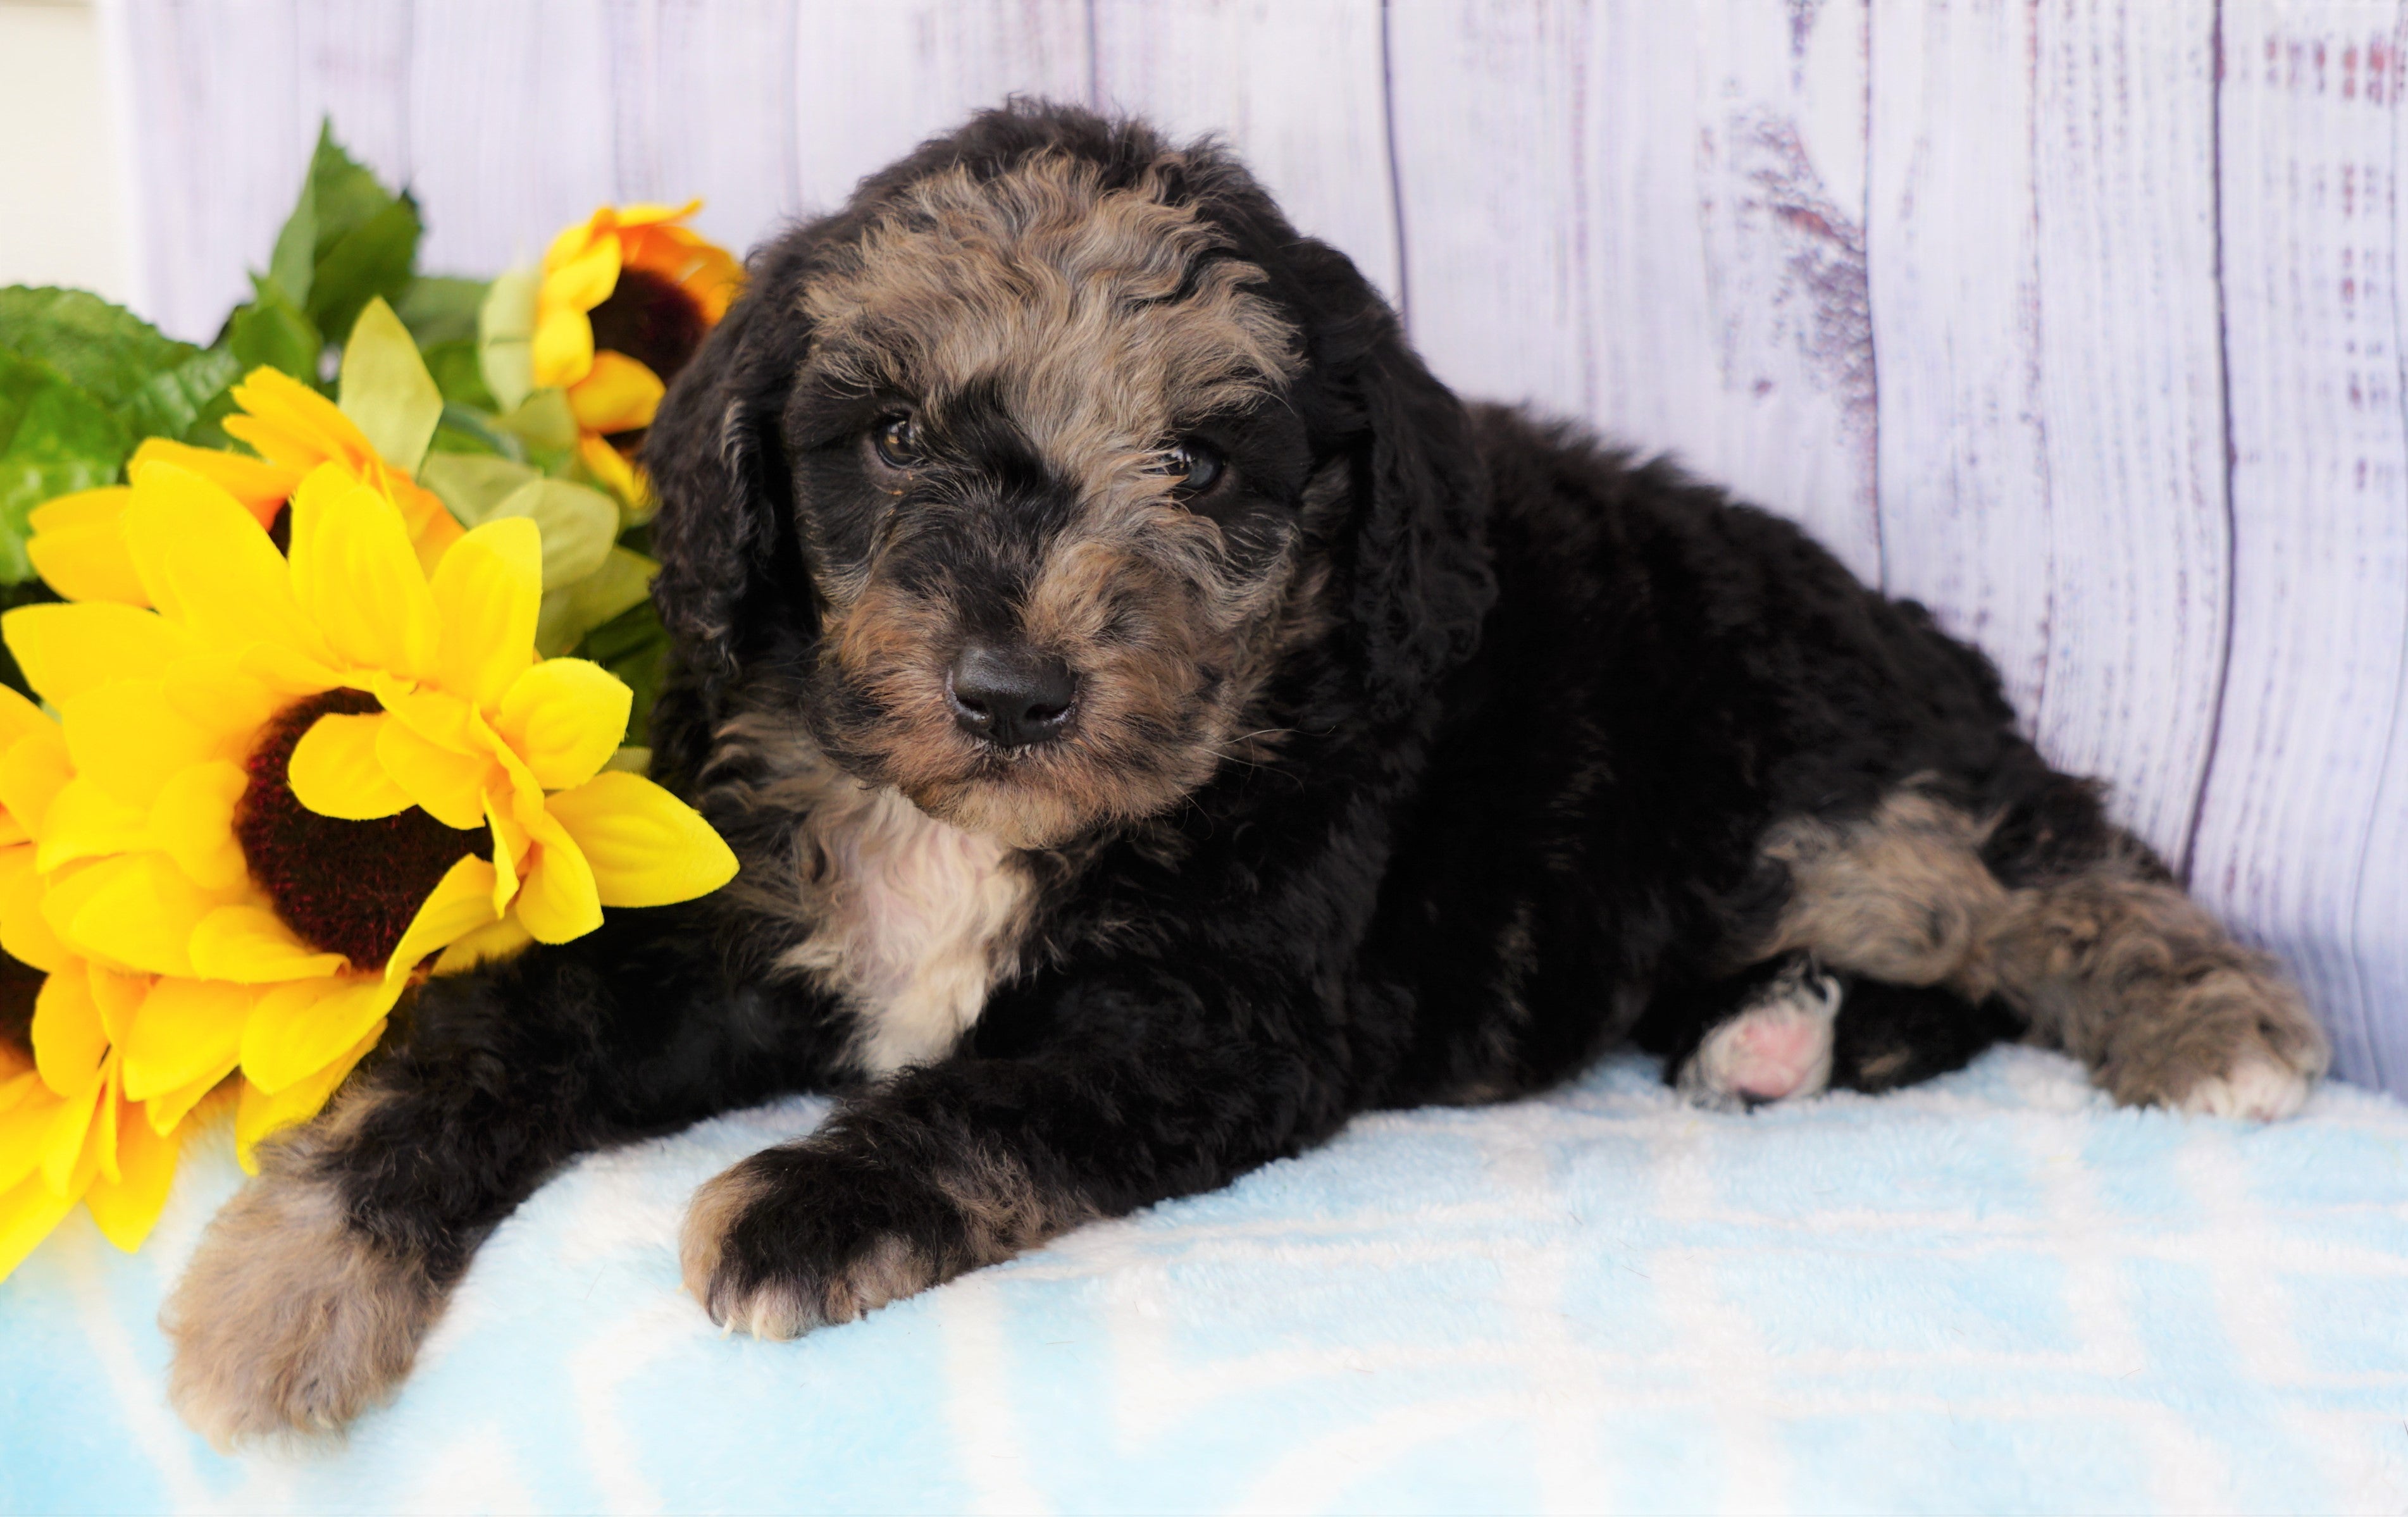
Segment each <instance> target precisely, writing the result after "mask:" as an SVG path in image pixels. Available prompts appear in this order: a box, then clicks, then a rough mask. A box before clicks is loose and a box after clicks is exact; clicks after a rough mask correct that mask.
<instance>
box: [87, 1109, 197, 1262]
mask: <svg viewBox="0 0 2408 1517" xmlns="http://www.w3.org/2000/svg"><path fill="white" fill-rule="evenodd" d="M181 1147H182V1144H181V1143H180V1142H179V1141H178V1140H177V1139H176V1138H163V1137H161V1136H160V1135H159V1134H157V1133H155V1132H153V1131H151V1130H150V1123H148V1122H144V1121H136V1113H135V1112H134V1111H133V1110H132V1109H130V1108H129V1107H126V1106H124V1105H122V1104H121V1105H120V1107H119V1109H118V1112H117V1169H118V1173H117V1178H116V1179H114V1180H110V1179H106V1178H103V1179H99V1180H95V1181H93V1186H92V1189H90V1190H88V1191H86V1192H85V1193H84V1196H83V1204H84V1205H85V1206H86V1207H88V1208H90V1209H91V1210H92V1220H93V1222H95V1223H98V1224H100V1231H101V1236H102V1237H104V1238H108V1240H109V1241H110V1242H111V1243H114V1244H116V1245H117V1246H118V1247H119V1248H120V1249H122V1250H123V1251H124V1252H127V1253H131V1252H134V1251H135V1250H136V1249H138V1248H140V1247H141V1246H142V1240H143V1239H144V1238H149V1237H150V1228H151V1225H152V1224H154V1223H156V1222H157V1221H158V1220H159V1211H160V1209H161V1208H163V1207H165V1205H166V1204H167V1187H168V1185H169V1183H170V1182H172V1181H174V1180H175V1178H176V1152H177V1150H178V1149H179V1148H181Z"/></svg>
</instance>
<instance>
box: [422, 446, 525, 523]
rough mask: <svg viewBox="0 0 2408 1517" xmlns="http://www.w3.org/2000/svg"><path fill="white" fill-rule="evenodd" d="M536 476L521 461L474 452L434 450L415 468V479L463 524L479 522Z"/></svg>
mask: <svg viewBox="0 0 2408 1517" xmlns="http://www.w3.org/2000/svg"><path fill="white" fill-rule="evenodd" d="M538 478H540V476H538V474H537V473H536V471H535V470H533V469H531V468H529V467H527V466H526V465H524V464H514V463H512V462H511V461H510V460H509V459H507V458H490V457H482V456H480V455H478V454H475V453H435V454H432V455H430V456H429V457H428V458H427V460H426V463H425V464H424V465H423V466H422V467H421V468H420V469H419V471H418V482H419V483H421V484H423V485H424V486H425V487H426V488H427V489H429V490H432V491H434V492H435V493H436V494H437V495H439V496H441V497H442V500H443V504H444V505H445V506H446V507H448V508H450V509H451V512H452V515H453V516H455V517H458V518H459V519H460V524H461V525H462V526H464V527H473V526H476V525H478V524H480V522H483V521H484V520H485V518H487V517H489V516H491V515H493V514H494V512H495V508H498V507H499V506H500V505H501V504H502V502H503V501H506V500H508V499H509V498H510V496H511V495H512V494H514V493H516V492H517V491H518V490H520V489H522V488H523V487H524V486H526V485H528V484H531V483H533V482H534V481H535V480H536V479H538Z"/></svg>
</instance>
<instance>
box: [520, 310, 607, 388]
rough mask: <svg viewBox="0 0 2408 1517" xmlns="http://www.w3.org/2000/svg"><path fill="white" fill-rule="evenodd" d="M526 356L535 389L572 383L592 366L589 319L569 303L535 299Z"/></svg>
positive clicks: (591, 330) (592, 352) (592, 327)
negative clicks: (531, 330) (532, 331)
mask: <svg viewBox="0 0 2408 1517" xmlns="http://www.w3.org/2000/svg"><path fill="white" fill-rule="evenodd" d="M527 356H528V360H529V362H530V363H531V364H532V365H533V367H534V374H535V382H536V384H537V386H538V388H539V389H551V388H555V387H557V386H560V385H566V384H575V383H576V382H577V381H578V380H579V379H583V378H584V377H585V373H586V371H587V370H588V369H590V368H592V367H593V366H594V322H593V319H592V318H591V317H589V316H587V315H586V314H585V313H584V312H583V311H581V310H579V309H577V308H575V307H573V306H558V305H552V304H549V303H546V302H542V301H538V305H537V314H536V319H535V336H534V338H533V339H532V340H531V341H530V342H529V343H528V345H527Z"/></svg>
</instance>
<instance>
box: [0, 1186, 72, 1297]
mask: <svg viewBox="0 0 2408 1517" xmlns="http://www.w3.org/2000/svg"><path fill="white" fill-rule="evenodd" d="M81 1199H82V1197H80V1196H75V1195H60V1194H59V1193H58V1192H56V1191H54V1190H52V1189H50V1187H49V1186H48V1185H46V1184H44V1183H42V1177H41V1176H39V1175H28V1176H27V1177H26V1178H25V1179H23V1180H22V1181H19V1182H18V1183H17V1184H16V1186H15V1187H14V1188H13V1189H10V1190H7V1191H5V1192H0V1280H6V1279H7V1278H8V1276H9V1275H10V1273H12V1272H13V1271H14V1270H15V1269H16V1267H18V1266H19V1265H21V1264H23V1263H24V1262H25V1255H27V1254H29V1253H31V1252H34V1250H35V1249H36V1248H37V1247H38V1246H40V1244H41V1241H42V1239H44V1238H48V1237H50V1234H51V1233H53V1232H55V1231H56V1230H57V1229H58V1225H59V1224H60V1223H62V1222H65V1220H66V1215H67V1213H68V1212H70V1211H73V1210H74V1209H75V1204H76V1202H78V1201H79V1200H81Z"/></svg>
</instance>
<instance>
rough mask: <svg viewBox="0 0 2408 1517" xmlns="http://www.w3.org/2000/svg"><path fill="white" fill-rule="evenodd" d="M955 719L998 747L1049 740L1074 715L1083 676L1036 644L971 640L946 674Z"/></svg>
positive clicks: (1050, 740) (947, 688) (1020, 746)
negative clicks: (1000, 644) (1073, 702)
mask: <svg viewBox="0 0 2408 1517" xmlns="http://www.w3.org/2000/svg"><path fill="white" fill-rule="evenodd" d="M945 694H946V695H947V696H948V697H950V698H951V699H952V701H953V721H954V722H956V723H959V724H960V726H961V728H962V730H963V731H964V732H968V733H974V734H976V735H977V736H979V737H984V738H985V739H986V740H987V741H989V742H991V743H994V744H996V746H997V747H999V748H1024V747H1026V746H1028V745H1029V744H1031V743H1050V742H1052V741H1053V740H1054V738H1055V737H1059V736H1061V733H1062V728H1063V727H1064V726H1065V725H1066V724H1067V723H1068V722H1069V719H1070V702H1071V700H1072V699H1073V698H1074V697H1076V696H1077V694H1079V680H1078V676H1076V675H1074V674H1072V673H1071V672H1070V666H1069V665H1067V664H1065V663H1063V662H1062V661H1061V660H1060V659H1058V658H1048V657H1047V656H1046V655H1044V654H1043V653H1040V652H1038V651H1036V650H1035V649H1031V648H1022V647H1018V646H1016V645H1015V646H1009V647H996V645H994V644H992V643H972V644H970V645H969V646H968V648H965V649H963V650H962V651H961V656H960V657H959V658H956V659H954V660H953V669H952V671H951V673H950V674H949V675H948V676H947V677H946V680H945Z"/></svg>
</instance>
